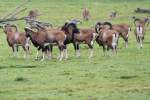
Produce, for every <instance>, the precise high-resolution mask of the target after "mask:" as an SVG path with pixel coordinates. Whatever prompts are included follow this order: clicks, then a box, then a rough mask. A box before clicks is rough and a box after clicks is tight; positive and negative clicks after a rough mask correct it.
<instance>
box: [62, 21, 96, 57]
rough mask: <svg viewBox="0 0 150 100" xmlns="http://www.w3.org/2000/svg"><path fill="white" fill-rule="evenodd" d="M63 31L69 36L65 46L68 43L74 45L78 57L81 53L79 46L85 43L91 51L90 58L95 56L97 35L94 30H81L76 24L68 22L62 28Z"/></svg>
mask: <svg viewBox="0 0 150 100" xmlns="http://www.w3.org/2000/svg"><path fill="white" fill-rule="evenodd" d="M62 30H63V31H64V32H65V34H66V35H67V40H66V41H65V45H66V44H68V43H73V44H74V49H75V52H76V56H77V57H79V56H80V52H79V44H81V43H84V44H87V45H88V47H89V49H90V55H89V57H92V56H93V44H94V41H95V38H96V36H97V34H96V33H95V31H94V30H93V29H90V28H86V29H79V28H77V25H76V23H75V22H68V23H65V25H64V26H63V27H62Z"/></svg>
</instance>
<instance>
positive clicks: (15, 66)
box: [0, 65, 37, 69]
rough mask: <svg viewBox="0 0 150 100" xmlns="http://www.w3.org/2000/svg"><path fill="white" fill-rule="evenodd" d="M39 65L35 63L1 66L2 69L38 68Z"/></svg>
mask: <svg viewBox="0 0 150 100" xmlns="http://www.w3.org/2000/svg"><path fill="white" fill-rule="evenodd" d="M36 67H37V66H35V65H4V66H2V65H1V66H0V69H5V68H36Z"/></svg>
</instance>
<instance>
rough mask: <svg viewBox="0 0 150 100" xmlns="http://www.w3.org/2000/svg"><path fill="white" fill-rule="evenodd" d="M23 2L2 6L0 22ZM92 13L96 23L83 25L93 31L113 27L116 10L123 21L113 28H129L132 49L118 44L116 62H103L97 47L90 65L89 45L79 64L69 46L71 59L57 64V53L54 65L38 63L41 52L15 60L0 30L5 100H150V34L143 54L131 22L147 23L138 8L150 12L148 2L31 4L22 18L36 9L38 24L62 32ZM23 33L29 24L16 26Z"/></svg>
mask: <svg viewBox="0 0 150 100" xmlns="http://www.w3.org/2000/svg"><path fill="white" fill-rule="evenodd" d="M21 2H22V0H0V16H1V17H2V16H4V15H5V14H7V13H8V12H10V11H11V10H12V9H13V8H14V7H16V6H17V5H19V4H20V3H21ZM85 5H86V6H87V7H88V8H89V9H90V12H91V17H92V18H91V20H90V21H88V22H83V23H82V24H81V25H79V27H80V28H82V27H87V28H88V27H93V25H94V24H95V22H96V21H98V20H99V21H108V17H107V16H108V14H109V12H110V11H112V9H115V10H117V11H119V16H118V17H117V18H116V19H113V20H112V21H111V22H112V23H113V24H115V23H129V24H130V25H131V26H132V32H131V33H130V38H129V48H128V49H125V48H124V41H123V40H122V39H120V40H119V47H118V54H117V55H116V56H112V57H108V56H105V57H104V56H103V52H102V48H101V47H98V45H97V44H95V46H94V57H93V58H92V59H88V49H87V46H86V45H81V57H80V58H76V57H75V55H74V49H73V46H72V45H71V44H70V45H69V47H68V48H69V59H68V60H66V61H62V62H58V61H57V60H56V57H57V54H58V49H57V47H55V48H54V53H53V56H54V59H53V60H52V61H48V60H45V61H44V62H40V61H35V60H34V58H35V54H36V49H35V48H34V47H33V46H32V55H31V56H30V57H29V59H24V58H23V57H22V56H21V55H23V51H22V49H20V51H21V52H20V58H14V57H13V56H12V51H11V48H9V47H8V45H7V42H6V36H5V34H4V32H3V30H2V29H0V48H1V49H0V100H150V34H149V33H150V31H147V32H146V35H145V40H144V48H143V49H142V50H138V49H137V47H136V46H137V45H136V41H135V37H134V34H133V30H134V25H133V20H132V19H131V17H132V16H133V15H135V16H138V17H146V16H149V15H148V14H136V13H134V12H133V10H134V9H135V8H137V7H144V8H146V7H147V8H148V7H150V1H149V0H31V2H29V3H28V4H27V5H26V7H27V8H28V10H27V11H26V12H24V13H21V14H20V15H19V16H20V17H21V16H25V15H27V13H28V11H29V10H31V9H38V10H39V11H40V12H41V13H42V15H41V16H40V17H39V18H38V19H40V20H43V21H48V22H51V23H53V24H54V25H56V26H61V25H63V24H64V22H65V21H66V20H67V19H71V18H79V19H82V16H81V13H82V9H83V7H84V6H85ZM17 25H18V26H19V30H20V31H23V28H24V26H25V22H23V21H19V22H17Z"/></svg>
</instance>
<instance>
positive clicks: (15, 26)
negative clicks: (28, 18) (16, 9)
mask: <svg viewBox="0 0 150 100" xmlns="http://www.w3.org/2000/svg"><path fill="white" fill-rule="evenodd" d="M10 26H11V27H14V28H15V29H16V32H18V27H17V25H15V24H13V25H10Z"/></svg>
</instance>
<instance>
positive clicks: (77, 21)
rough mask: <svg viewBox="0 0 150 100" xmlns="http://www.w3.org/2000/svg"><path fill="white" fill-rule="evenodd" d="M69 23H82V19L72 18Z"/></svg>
mask: <svg viewBox="0 0 150 100" xmlns="http://www.w3.org/2000/svg"><path fill="white" fill-rule="evenodd" d="M69 23H74V24H78V23H82V21H80V20H79V19H72V20H70V22H69Z"/></svg>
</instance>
